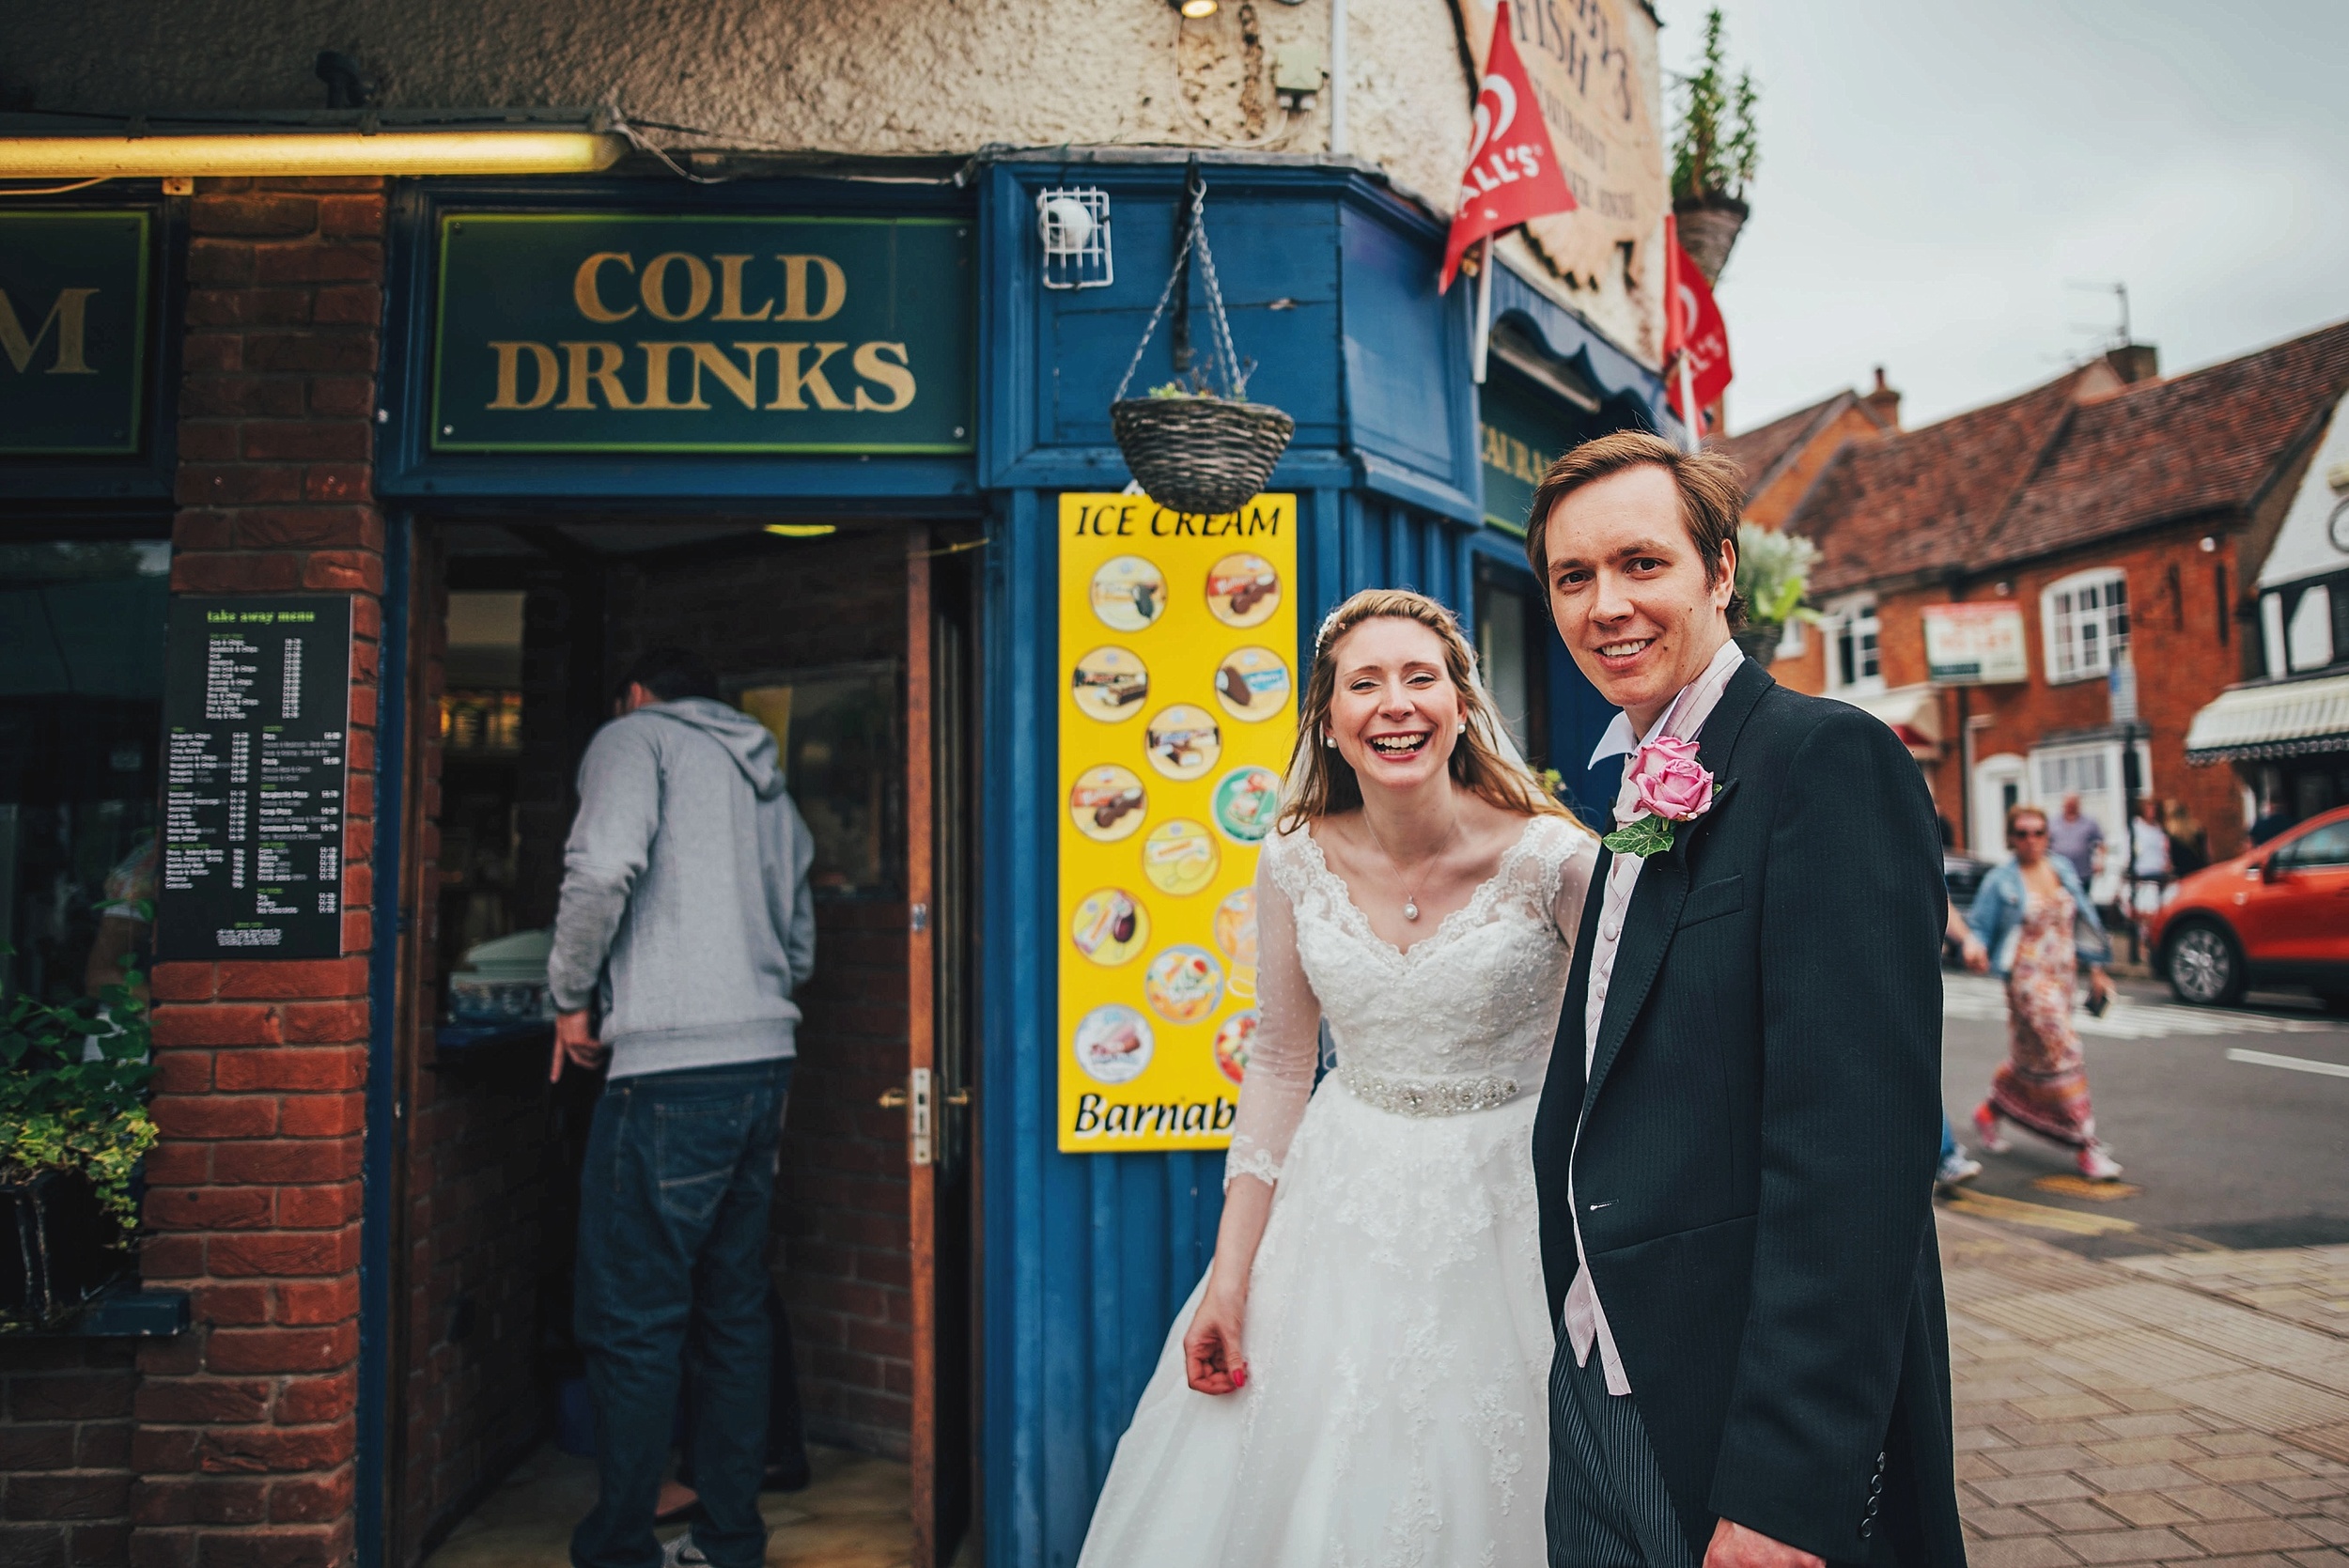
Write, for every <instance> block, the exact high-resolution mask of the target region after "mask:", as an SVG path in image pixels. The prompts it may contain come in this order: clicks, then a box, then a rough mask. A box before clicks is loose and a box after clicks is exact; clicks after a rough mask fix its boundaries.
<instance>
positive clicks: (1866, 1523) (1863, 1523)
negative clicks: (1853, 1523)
mask: <svg viewBox="0 0 2349 1568" xmlns="http://www.w3.org/2000/svg"><path fill="white" fill-rule="evenodd" d="M1875 1532H1876V1527H1875V1520H1874V1519H1862V1520H1860V1521H1859V1539H1861V1540H1862V1541H1865V1540H1867V1539H1868V1537H1870V1536H1871V1535H1874V1534H1875Z"/></svg>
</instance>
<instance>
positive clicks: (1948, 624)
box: [1924, 603, 2030, 686]
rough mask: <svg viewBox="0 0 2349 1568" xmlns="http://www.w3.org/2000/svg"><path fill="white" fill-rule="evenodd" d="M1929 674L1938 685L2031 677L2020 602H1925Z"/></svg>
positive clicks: (1986, 683)
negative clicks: (1927, 603)
mask: <svg viewBox="0 0 2349 1568" xmlns="http://www.w3.org/2000/svg"><path fill="white" fill-rule="evenodd" d="M1924 622H1925V670H1926V678H1927V679H1929V680H1931V681H1932V682H1933V683H1934V684H1935V685H1936V686H1999V685H2004V684H2006V683H2009V682H2012V681H2019V680H2029V679H2030V656H2029V654H2028V653H2027V652H2026V651H2025V650H2026V647H2027V644H2025V642H2024V640H2023V610H2022V606H2020V605H2017V604H1999V603H1990V604H1929V605H1927V606H1925V608H1924Z"/></svg>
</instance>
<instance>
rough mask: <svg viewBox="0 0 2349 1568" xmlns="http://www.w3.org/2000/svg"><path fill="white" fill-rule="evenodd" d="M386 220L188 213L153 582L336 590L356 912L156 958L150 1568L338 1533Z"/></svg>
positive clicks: (354, 1387) (354, 215) (332, 189)
mask: <svg viewBox="0 0 2349 1568" xmlns="http://www.w3.org/2000/svg"><path fill="white" fill-rule="evenodd" d="M383 211H384V203H383V190H382V182H381V180H377V179H312V180H294V179H286V180H272V179H261V180H244V179H208V180H203V181H199V183H198V189H197V193H196V195H195V198H194V209H193V222H192V225H191V228H192V236H193V237H192V240H191V242H190V255H189V257H188V277H189V284H190V291H189V296H188V310H187V320H188V326H187V339H186V345H185V351H184V360H185V366H186V373H185V380H184V383H183V387H182V391H181V396H180V423H179V504H180V506H181V507H182V510H181V511H180V513H179V520H178V523H177V526H176V528H175V530H174V533H173V560H172V587H173V589H174V591H176V592H182V593H191V594H273V593H301V592H308V593H350V594H351V595H352V596H353V607H352V615H351V625H352V636H353V645H352V649H351V703H350V719H351V730H350V747H349V751H348V753H347V754H348V756H349V758H350V789H349V795H348V802H349V809H350V828H349V831H348V833H347V835H346V839H345V862H344V863H345V865H346V867H347V868H348V869H347V870H346V871H345V873H344V883H343V902H344V908H346V909H347V910H349V911H350V912H349V913H346V914H345V915H344V916H343V956H342V957H340V958H334V959H326V960H322V961H308V962H297V961H288V960H277V961H271V960H266V959H264V960H256V961H250V962H235V963H218V964H165V965H161V966H158V968H157V970H156V972H155V976H154V994H155V999H156V1008H155V1044H156V1066H157V1072H156V1079H155V1099H154V1114H155V1120H156V1123H157V1125H158V1126H160V1127H161V1129H162V1133H163V1141H162V1142H161V1143H160V1144H159V1145H158V1146H157V1147H156V1149H155V1151H154V1153H153V1154H152V1155H150V1156H149V1157H148V1184H149V1186H148V1199H147V1217H146V1218H147V1226H148V1239H147V1242H146V1248H145V1254H144V1260H143V1262H144V1268H145V1273H146V1277H147V1279H148V1281H150V1282H151V1283H157V1284H179V1285H183V1286H185V1287H186V1288H188V1289H189V1290H190V1291H191V1293H192V1294H193V1296H194V1330H193V1332H191V1333H190V1334H188V1335H186V1336H184V1337H183V1338H181V1339H180V1340H179V1341H177V1342H173V1343H162V1344H155V1345H151V1346H148V1348H146V1349H145V1350H144V1351H143V1352H142V1368H143V1370H144V1372H145V1374H146V1375H145V1379H144V1382H143V1385H142V1387H141V1389H140V1390H139V1394H138V1398H137V1406H136V1409H137V1416H138V1419H139V1423H140V1424H139V1430H138V1433H137V1436H136V1437H135V1439H134V1443H133V1452H132V1460H133V1464H134V1467H136V1469H137V1470H138V1472H139V1480H138V1481H137V1483H136V1484H135V1487H134V1491H133V1495H132V1522H133V1527H134V1528H133V1533H132V1543H131V1549H132V1561H133V1562H134V1563H137V1564H139V1565H141V1568H311V1565H321V1568H322V1565H329V1564H338V1563H342V1562H344V1561H346V1560H349V1559H350V1556H351V1554H352V1549H353V1532H352V1512H351V1510H352V1497H353V1490H354V1487H353V1483H354V1475H353V1453H354V1450H355V1446H356V1436H357V1423H356V1418H355V1416H354V1414H353V1408H354V1404H355V1400H356V1395H357V1391H358V1371H357V1368H358V1359H359V1214H360V1200H359V1190H360V1189H359V1172H360V1147H361V1141H362V1136H363V1132H364V1127H365V1105H366V1098H365V1093H364V1091H365V1087H366V1056H367V1025H368V1019H367V1001H366V980H367V958H366V953H367V949H368V946H369V943H370V941H371V940H372V936H373V933H372V932H371V930H370V927H369V915H368V910H369V908H370V907H371V901H372V890H373V877H374V871H375V867H374V865H373V862H372V859H371V851H372V847H373V838H374V833H373V827H374V824H373V812H374V800H375V789H374V776H373V773H374V767H375V745H374V741H375V723H376V693H377V648H378V638H379V636H380V633H381V602H380V598H379V596H380V595H381V592H382V588H383V555H382V550H383V520H382V516H381V512H380V511H378V510H377V508H376V507H375V505H373V503H372V489H373V485H372V471H371V469H370V466H369V465H370V460H371V457H372V453H373V450H374V428H375V425H374V409H375V376H376V364H377V357H378V349H379V340H378V322H379V320H380V318H381V310H382V276H383Z"/></svg>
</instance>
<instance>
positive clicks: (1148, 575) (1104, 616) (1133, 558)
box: [1093, 555, 1166, 631]
mask: <svg viewBox="0 0 2349 1568" xmlns="http://www.w3.org/2000/svg"><path fill="white" fill-rule="evenodd" d="M1093 613H1094V614H1096V615H1097V616H1099V617H1100V620H1101V624H1102V625H1104V626H1107V627H1112V628H1114V629H1117V630H1119V631H1140V630H1142V629H1143V628H1144V627H1146V626H1148V625H1149V624H1150V623H1151V622H1153V621H1155V620H1157V619H1158V618H1159V616H1160V615H1162V614H1164V613H1166V579H1165V577H1164V576H1162V575H1161V574H1160V573H1159V568H1158V567H1154V566H1152V565H1151V564H1150V563H1149V562H1147V561H1145V560H1143V558H1142V557H1141V556H1139V555H1118V556H1112V558H1111V559H1109V560H1107V561H1104V562H1102V563H1101V566H1100V569H1099V570H1097V571H1096V572H1095V573H1094V574H1093Z"/></svg>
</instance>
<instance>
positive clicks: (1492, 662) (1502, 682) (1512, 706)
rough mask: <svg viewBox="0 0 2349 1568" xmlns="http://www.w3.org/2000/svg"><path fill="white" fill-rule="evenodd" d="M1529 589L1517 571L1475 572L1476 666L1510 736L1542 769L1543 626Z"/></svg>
mask: <svg viewBox="0 0 2349 1568" xmlns="http://www.w3.org/2000/svg"><path fill="white" fill-rule="evenodd" d="M1532 586H1533V581H1532V578H1530V577H1526V576H1523V575H1522V574H1520V573H1516V572H1505V571H1500V570H1494V569H1491V568H1489V567H1487V568H1486V569H1484V570H1480V571H1479V572H1478V574H1477V581H1476V662H1477V666H1478V668H1479V669H1480V670H1481V671H1482V673H1483V675H1484V677H1485V690H1486V691H1487V692H1488V693H1489V694H1490V695H1491V697H1492V700H1493V706H1495V707H1496V708H1499V709H1500V710H1501V722H1502V723H1503V724H1505V725H1507V726H1508V730H1509V737H1510V738H1511V739H1512V740H1515V741H1516V742H1517V750H1518V751H1519V752H1521V753H1523V754H1524V756H1525V759H1526V760H1527V761H1528V762H1529V763H1531V764H1532V766H1533V767H1535V768H1546V767H1548V766H1549V744H1548V742H1549V736H1548V730H1549V726H1548V723H1547V722H1546V721H1547V719H1548V690H1547V687H1548V682H1547V680H1546V678H1545V676H1546V672H1547V669H1548V653H1549V646H1548V643H1547V641H1546V640H1545V637H1544V634H1545V632H1546V631H1547V630H1548V622H1547V620H1546V618H1545V617H1544V615H1543V613H1542V608H1541V606H1540V604H1539V603H1538V602H1537V601H1536V600H1535V598H1534V597H1533V594H1532Z"/></svg>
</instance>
